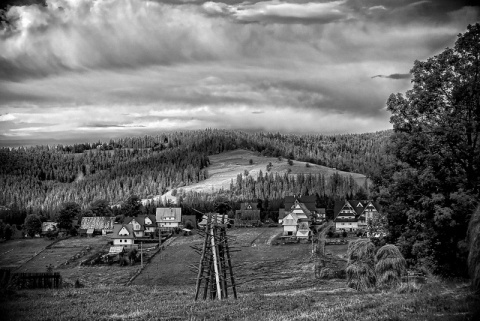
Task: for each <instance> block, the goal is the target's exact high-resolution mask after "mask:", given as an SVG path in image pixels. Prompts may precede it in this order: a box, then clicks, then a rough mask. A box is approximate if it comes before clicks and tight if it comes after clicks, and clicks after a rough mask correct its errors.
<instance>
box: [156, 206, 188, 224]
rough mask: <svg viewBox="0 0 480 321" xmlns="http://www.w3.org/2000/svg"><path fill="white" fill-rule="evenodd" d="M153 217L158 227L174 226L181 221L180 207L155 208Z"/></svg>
mask: <svg viewBox="0 0 480 321" xmlns="http://www.w3.org/2000/svg"><path fill="white" fill-rule="evenodd" d="M155 218H156V220H157V225H158V227H160V228H176V227H179V226H180V223H181V222H182V209H181V208H180V207H160V208H157V211H156V215H155Z"/></svg>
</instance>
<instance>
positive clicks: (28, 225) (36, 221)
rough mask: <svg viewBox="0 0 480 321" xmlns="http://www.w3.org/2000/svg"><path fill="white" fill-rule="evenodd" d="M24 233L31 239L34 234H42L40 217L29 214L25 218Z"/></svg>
mask: <svg viewBox="0 0 480 321" xmlns="http://www.w3.org/2000/svg"><path fill="white" fill-rule="evenodd" d="M24 227H25V232H27V234H28V235H29V236H31V237H34V236H35V234H36V233H39V234H40V233H41V232H42V221H41V220H40V217H38V215H35V214H30V215H28V216H27V217H26V218H25V223H24Z"/></svg>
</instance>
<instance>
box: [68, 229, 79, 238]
mask: <svg viewBox="0 0 480 321" xmlns="http://www.w3.org/2000/svg"><path fill="white" fill-rule="evenodd" d="M69 233H70V235H71V236H77V235H78V231H77V229H76V228H74V227H72V228H71V229H70V232H69Z"/></svg>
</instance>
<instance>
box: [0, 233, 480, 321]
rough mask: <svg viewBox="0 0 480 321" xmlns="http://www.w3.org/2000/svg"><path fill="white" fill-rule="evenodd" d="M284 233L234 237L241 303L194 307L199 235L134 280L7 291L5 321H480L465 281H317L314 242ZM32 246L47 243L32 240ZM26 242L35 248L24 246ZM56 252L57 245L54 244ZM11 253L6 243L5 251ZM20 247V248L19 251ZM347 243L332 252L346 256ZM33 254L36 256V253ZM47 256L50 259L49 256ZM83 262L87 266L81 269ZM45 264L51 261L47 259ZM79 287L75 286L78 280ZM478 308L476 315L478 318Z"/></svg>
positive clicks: (179, 241) (97, 242)
mask: <svg viewBox="0 0 480 321" xmlns="http://www.w3.org/2000/svg"><path fill="white" fill-rule="evenodd" d="M279 232H281V229H280V228H251V229H233V230H229V231H228V235H230V236H231V237H232V238H231V241H230V244H231V246H232V247H235V248H237V249H240V250H241V251H239V252H235V253H233V264H234V267H235V275H236V279H237V280H238V282H239V283H241V284H240V285H239V286H238V288H237V290H238V295H239V299H238V300H233V299H228V300H224V301H221V302H219V301H216V302H211V301H205V302H203V301H198V302H194V301H193V295H194V286H195V282H194V281H195V275H194V273H192V272H191V271H190V270H188V268H187V267H186V264H187V263H189V262H191V263H194V264H197V263H198V261H199V257H198V255H196V254H195V253H194V252H193V250H192V249H191V248H190V245H192V244H196V243H201V238H200V237H199V236H198V235H193V236H187V237H183V236H178V237H176V238H175V239H172V240H171V241H170V242H171V244H170V245H168V246H167V247H166V249H165V250H164V251H162V252H159V253H157V255H156V256H154V257H153V259H152V261H151V263H150V264H149V265H147V267H146V268H145V269H144V270H143V271H142V272H141V273H140V275H139V276H138V277H137V278H136V279H135V280H134V282H133V285H131V286H123V285H124V284H126V283H127V281H128V279H129V278H130V277H132V276H133V275H134V274H135V273H136V272H137V271H138V267H139V265H138V264H137V265H134V266H126V267H120V266H118V265H116V264H114V265H111V266H109V265H102V266H92V267H89V266H79V265H78V264H77V263H75V262H77V261H74V263H72V264H70V265H62V266H60V267H59V269H58V271H59V272H60V273H61V274H62V276H63V277H64V279H67V280H69V281H74V280H75V279H76V278H78V279H80V281H81V283H83V284H84V285H85V288H80V289H76V288H73V287H66V288H64V289H60V290H16V291H14V292H10V293H9V292H2V291H0V315H2V320H27V319H28V320H31V321H33V320H133V319H135V320H219V319H221V320H234V319H235V320H329V321H331V320H348V321H351V320H409V321H412V320H478V316H480V315H478V314H477V315H474V313H476V312H478V311H477V310H478V307H480V300H479V298H478V297H474V296H472V295H471V293H470V292H469V289H468V287H467V284H466V283H463V282H462V281H455V282H445V281H440V280H438V279H435V278H432V279H430V280H429V281H428V282H427V284H425V285H423V287H420V289H419V291H417V292H412V293H402V292H401V291H390V292H385V291H383V292H382V291H378V290H374V291H370V292H367V293H360V292H356V291H354V290H352V289H349V288H346V286H345V280H343V279H332V280H318V279H315V277H314V262H313V261H312V259H311V257H310V254H311V245H310V244H286V245H276V246H271V245H269V244H270V243H271V240H272V239H273V238H274V237H276V236H277V235H278V233H279ZM30 241H36V242H30V243H31V245H32V247H33V248H37V246H38V244H42V245H44V244H45V243H39V241H43V242H46V241H45V240H39V239H36V240H30ZM25 244H27V243H25ZM47 244H48V242H47ZM103 244H106V239H103V238H102V237H98V238H92V239H86V238H71V239H67V240H63V241H61V242H57V243H55V244H54V245H53V246H51V249H52V250H58V251H59V252H58V253H64V254H65V256H67V255H66V253H68V252H67V251H65V249H67V248H68V249H71V250H72V252H71V253H69V254H70V255H73V254H74V253H78V251H82V250H83V249H84V247H85V246H88V247H91V248H95V247H102V246H104V245H103ZM4 245H5V244H4ZM17 248H19V247H18V246H17ZM345 250H346V246H345V245H331V246H327V247H326V251H327V253H331V254H332V256H336V255H340V256H341V255H342V254H344V252H345ZM27 252H28V253H30V252H29V251H27ZM42 253H43V252H42ZM81 260H82V259H79V260H78V261H81ZM39 262H42V261H39ZM69 283H71V282H69ZM476 309H477V310H476Z"/></svg>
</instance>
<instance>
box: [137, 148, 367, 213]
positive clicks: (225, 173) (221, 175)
mask: <svg viewBox="0 0 480 321" xmlns="http://www.w3.org/2000/svg"><path fill="white" fill-rule="evenodd" d="M209 159H210V166H209V167H208V174H209V178H208V179H206V180H204V181H201V182H199V183H196V184H192V185H188V186H184V187H181V188H178V189H177V190H179V189H183V190H184V191H185V192H187V191H194V192H207V193H208V192H213V191H216V190H220V189H222V188H223V189H229V188H230V182H231V181H232V180H233V181H234V182H235V181H236V179H237V175H238V174H243V173H244V172H245V170H247V171H248V172H249V174H250V176H253V177H254V178H257V176H258V174H259V173H260V171H262V172H263V174H265V173H267V169H266V168H267V165H268V164H269V163H272V165H273V166H272V168H271V170H270V172H271V173H274V174H275V173H278V174H285V173H287V172H288V170H289V169H290V170H291V173H290V174H292V175H294V174H323V175H325V177H329V176H331V175H332V174H334V173H335V172H338V173H339V174H340V175H342V176H349V175H351V176H352V177H353V178H354V179H355V181H356V183H357V184H359V185H360V186H364V184H365V180H366V176H365V175H363V174H358V173H349V172H343V171H336V170H335V169H333V168H330V167H325V166H321V165H316V164H310V167H307V166H306V164H307V163H306V162H300V161H296V160H295V161H293V165H289V164H288V162H287V159H285V158H283V159H282V160H279V159H278V158H275V157H267V156H262V155H261V154H259V153H257V152H252V151H248V150H243V149H236V150H233V151H228V152H224V153H220V154H216V155H211V156H209ZM250 159H251V160H252V161H253V164H250ZM160 198H162V199H163V200H164V201H166V200H168V199H170V200H171V201H172V202H175V201H176V197H175V196H172V191H168V192H167V193H165V194H164V195H158V196H155V197H154V198H153V200H158V199H160ZM149 200H151V199H144V200H143V203H144V204H145V203H146V202H148V201H149Z"/></svg>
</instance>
